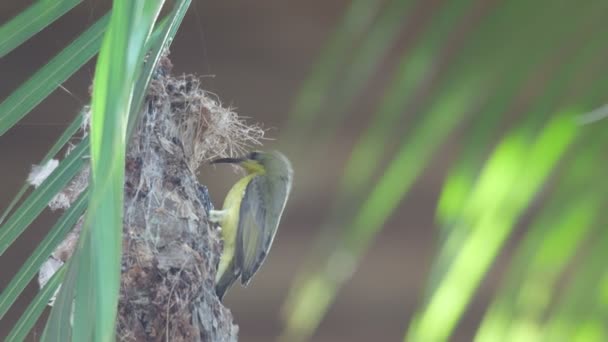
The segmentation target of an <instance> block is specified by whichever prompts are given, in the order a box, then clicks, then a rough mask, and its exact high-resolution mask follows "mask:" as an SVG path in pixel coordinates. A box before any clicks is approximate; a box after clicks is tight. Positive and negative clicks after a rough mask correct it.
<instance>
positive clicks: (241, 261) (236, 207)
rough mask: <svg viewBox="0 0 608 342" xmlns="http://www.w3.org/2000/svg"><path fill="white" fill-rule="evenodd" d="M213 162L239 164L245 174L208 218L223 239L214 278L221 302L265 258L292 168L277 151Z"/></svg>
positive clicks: (288, 184)
mask: <svg viewBox="0 0 608 342" xmlns="http://www.w3.org/2000/svg"><path fill="white" fill-rule="evenodd" d="M212 163H213V164H217V163H232V164H238V165H239V166H241V167H242V168H243V169H245V171H246V172H247V175H246V176H245V177H244V178H242V179H240V180H239V181H238V182H237V183H236V184H235V185H234V186H233V187H232V189H230V191H229V192H228V195H227V196H226V199H225V200H224V207H223V208H222V210H211V211H210V212H209V220H210V221H212V222H217V223H219V224H220V226H221V227H222V230H221V232H222V238H223V240H224V251H223V253H222V256H221V257H220V263H219V266H218V270H217V276H216V278H215V283H216V285H215V292H216V293H217V295H218V297H219V298H220V300H221V299H222V298H223V297H224V294H225V293H226V290H228V288H230V286H231V285H232V283H234V281H235V280H237V279H238V278H239V277H240V278H241V283H242V284H243V285H245V286H246V285H247V284H249V282H250V281H251V278H252V277H253V275H254V274H255V272H256V271H257V270H258V269H259V268H260V266H261V265H262V263H263V262H264V260H265V259H266V256H267V255H268V251H269V250H270V247H271V246H272V241H273V239H274V236H275V234H276V232H277V228H278V227H279V221H280V220H281V215H282V214H283V209H284V208H285V203H286V202H287V197H289V192H290V191H291V183H292V178H293V170H292V168H291V164H290V163H289V160H288V159H287V158H286V157H285V156H284V155H283V154H281V153H279V152H270V153H266V152H251V153H249V154H248V155H246V156H244V157H241V158H222V159H217V160H214V161H213V162H212Z"/></svg>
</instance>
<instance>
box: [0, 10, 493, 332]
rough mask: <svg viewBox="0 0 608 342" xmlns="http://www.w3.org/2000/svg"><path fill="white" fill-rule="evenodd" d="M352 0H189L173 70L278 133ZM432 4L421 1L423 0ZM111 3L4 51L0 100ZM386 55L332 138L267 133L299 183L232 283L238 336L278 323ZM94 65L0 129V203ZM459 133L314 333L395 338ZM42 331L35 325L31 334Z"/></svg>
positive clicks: (419, 277) (24, 248)
mask: <svg viewBox="0 0 608 342" xmlns="http://www.w3.org/2000/svg"><path fill="white" fill-rule="evenodd" d="M348 3H349V1H345V0H339V1H338V0H332V1H327V0H323V1H321V0H316V1H280V0H272V1H250V0H238V1H235V0H232V1H205V2H202V1H195V4H194V6H193V7H192V8H191V11H190V13H189V14H188V16H187V18H186V20H185V22H184V24H183V25H182V27H181V30H180V32H179V34H178V35H177V37H176V40H175V42H174V43H173V47H172V54H171V59H172V61H173V63H174V65H175V69H174V72H175V73H177V74H181V73H195V74H197V75H200V76H201V77H202V79H203V85H204V86H205V88H206V89H209V90H210V91H213V92H214V93H215V94H217V95H218V96H219V98H220V99H221V100H222V102H223V103H224V104H225V105H230V106H233V107H236V108H237V111H238V112H239V113H240V114H242V115H244V116H246V117H249V120H250V121H251V122H259V123H262V124H263V125H264V126H265V127H266V128H269V131H268V133H267V136H268V137H270V138H278V137H279V135H280V134H279V132H280V131H281V127H282V126H283V124H284V120H285V119H286V113H287V112H288V111H289V110H290V105H291V103H292V101H293V99H294V96H295V95H296V93H297V91H298V90H299V85H300V84H301V82H302V81H303V80H304V79H305V78H306V76H307V73H308V72H309V70H310V66H311V63H313V61H314V60H315V58H316V57H317V56H318V53H319V50H320V48H321V47H322V44H323V43H324V42H325V40H326V39H327V37H328V35H329V34H330V33H331V32H332V28H334V27H335V25H336V24H337V20H338V19H339V18H340V16H341V14H342V13H343V11H344V10H345V8H346V6H347V5H348ZM436 3H437V1H431V2H429V4H431V5H429V8H430V7H432V6H433V5H434V4H436ZM26 5H27V4H26V3H23V4H22V3H19V2H16V1H2V2H0V23H2V22H5V21H6V20H8V18H10V17H11V16H12V15H14V14H15V13H18V11H20V10H21V9H23V8H24V7H25V6H26ZM107 6H108V1H85V3H84V4H83V5H80V6H79V7H78V8H77V9H76V10H74V11H72V12H70V13H69V14H68V15H67V16H65V17H64V18H62V19H61V20H59V21H58V22H56V23H55V24H53V25H52V27H50V28H49V29H47V30H45V31H44V32H42V33H40V34H39V35H37V36H35V37H34V38H33V39H31V40H30V41H28V42H27V43H26V44H25V45H24V46H22V47H20V48H19V49H18V50H16V51H14V52H12V53H11V54H10V55H8V56H7V57H5V58H3V59H2V60H0V75H1V79H2V80H1V81H0V99H3V98H4V97H5V96H7V94H9V93H10V91H11V90H13V89H14V88H15V87H16V86H17V85H18V84H20V83H22V82H23V81H24V80H25V79H26V78H27V77H28V76H29V75H31V74H32V72H33V71H34V70H36V69H37V68H39V67H40V66H42V65H43V63H44V62H45V61H46V60H48V59H49V58H50V57H51V56H53V55H54V54H55V53H56V52H58V51H59V50H60V49H61V48H62V47H64V46H65V45H66V44H67V43H68V42H69V41H71V40H72V39H73V38H74V37H75V36H76V35H77V34H78V33H80V32H82V31H83V30H84V28H85V27H86V26H88V25H89V24H90V23H92V21H93V20H94V18H96V17H98V16H99V15H100V14H101V13H103V12H104V10H105V9H106V8H107ZM422 11H423V12H424V11H428V9H423V10H422ZM423 14H424V13H422V14H421V15H423ZM393 57H394V56H393ZM390 59H391V57H389V61H387V66H386V67H383V68H381V69H386V70H379V71H378V73H377V74H375V75H374V78H373V79H372V81H371V82H370V83H369V85H368V88H367V89H366V93H367V96H365V98H364V99H363V100H361V101H359V102H360V103H358V104H357V106H356V108H355V109H353V110H352V111H351V112H350V115H351V116H350V118H351V119H349V120H347V125H345V126H343V127H342V128H340V129H339V130H338V133H337V134H336V135H335V136H334V138H333V139H332V140H331V141H330V143H329V144H327V145H323V146H317V147H313V148H312V150H311V151H309V153H299V152H298V153H296V152H295V151H296V150H298V151H301V148H302V147H301V143H302V142H298V141H286V140H287V138H282V139H281V140H278V141H277V140H275V141H268V142H267V143H266V145H265V148H273V147H276V148H279V149H281V150H282V151H284V152H285V153H286V154H288V155H289V156H290V158H291V159H292V160H293V163H294V167H295V172H296V174H295V186H294V192H293V197H292V198H291V200H290V202H289V204H288V208H287V211H286V213H285V217H284V221H283V222H284V223H283V224H282V226H281V228H280V230H279V234H278V236H277V238H276V240H275V244H274V247H273V249H272V252H271V254H270V257H269V259H268V261H267V262H266V264H265V266H264V267H263V268H262V270H261V271H260V272H259V274H258V275H257V276H256V278H255V279H254V281H253V283H252V285H251V286H250V287H249V288H247V289H240V288H234V289H233V290H232V291H231V292H230V293H229V295H228V296H227V300H226V303H227V305H228V306H229V307H230V308H231V309H232V310H233V313H234V315H235V319H236V321H237V323H238V324H239V325H240V327H241V333H240V336H241V340H242V341H271V340H274V338H276V337H277V336H278V334H279V333H280V331H281V320H280V316H279V311H280V307H281V305H282V303H283V300H284V298H285V295H286V293H287V289H288V287H289V286H290V284H291V282H292V280H293V277H294V274H295V273H296V270H297V269H298V267H299V266H300V265H301V263H302V261H303V258H304V256H305V255H306V254H307V252H308V251H309V250H310V249H311V248H312V241H313V238H314V237H315V236H316V234H317V233H318V231H319V227H320V223H321V222H323V219H324V217H325V216H326V215H327V211H328V207H329V206H330V205H331V200H332V192H333V190H334V189H335V186H334V184H335V182H336V179H337V177H338V176H339V175H340V173H341V172H342V167H343V162H344V160H345V158H346V157H347V153H348V152H349V149H350V147H351V145H352V142H353V141H354V139H356V137H357V136H358V134H359V133H360V129H361V127H362V126H364V125H365V124H366V122H367V120H368V119H369V117H370V115H371V113H372V108H373V107H374V106H375V105H376V101H377V100H378V98H377V96H378V94H379V93H381V91H382V87H381V86H379V85H382V84H384V82H385V81H386V80H387V79H389V78H390V76H391V75H390V68H389V66H390V65H389V63H390ZM92 74H93V65H92V64H91V63H89V64H87V66H86V67H84V68H83V69H82V70H81V71H79V72H78V73H77V74H76V75H75V76H74V77H72V78H71V79H69V80H68V81H67V82H66V83H65V84H64V87H65V89H66V90H58V91H56V92H55V93H53V95H52V96H51V97H50V98H49V99H48V100H47V101H46V102H45V103H43V104H42V105H40V106H38V107H37V108H36V109H35V110H34V111H33V112H32V113H31V114H30V115H29V116H28V117H26V118H25V120H23V122H22V123H20V124H19V125H18V126H17V127H15V128H13V129H12V130H11V131H9V132H8V133H7V134H5V135H4V136H2V137H0V176H1V178H2V181H1V182H0V208H4V207H6V206H7V205H8V203H9V201H10V199H11V198H12V196H14V195H15V193H16V192H17V190H18V188H19V187H20V186H21V184H22V182H23V181H24V179H25V177H26V176H27V173H28V172H29V169H30V166H31V164H32V163H35V162H36V161H38V160H40V158H41V157H42V156H43V155H44V153H45V151H46V150H47V149H48V147H49V146H50V144H52V142H53V141H54V139H55V138H56V137H57V136H58V134H60V132H61V131H62V130H63V129H64V128H65V127H66V123H67V122H69V120H71V118H73V117H74V115H75V114H76V113H77V111H78V110H79V108H80V107H81V106H82V105H83V104H85V103H87V102H88V95H87V89H88V86H89V83H90V82H91V76H92ZM309 138H310V142H314V141H315V137H314V136H310V137H309ZM310 142H309V143H310ZM455 142H457V139H456V138H454V139H453V141H451V142H450V143H449V144H446V146H445V147H444V148H443V150H442V152H440V153H438V154H437V155H436V156H435V159H434V160H433V162H432V164H431V165H430V167H429V168H428V170H427V172H426V173H425V174H424V175H423V176H422V178H421V179H420V180H419V181H418V182H417V184H416V185H415V186H414V188H413V189H412V191H411V192H410V193H409V195H408V197H407V198H406V199H405V200H404V201H403V203H402V205H401V206H400V208H399V209H398V210H397V212H396V213H395V215H394V216H393V217H392V218H391V219H390V220H389V222H388V223H387V225H386V227H385V229H384V230H383V231H382V232H381V234H380V235H379V237H378V239H377V240H376V241H375V242H374V243H373V245H372V248H371V250H370V251H369V252H368V253H367V254H366V255H365V257H364V258H363V260H362V262H361V264H360V265H359V268H358V270H357V272H356V273H355V274H354V277H353V278H352V280H350V281H349V282H348V283H347V284H346V286H345V287H344V288H343V290H342V291H341V292H340V294H339V296H338V298H337V300H336V302H335V304H334V305H333V306H332V307H331V309H330V311H329V313H328V315H327V317H326V319H325V320H323V322H322V323H321V326H320V328H319V330H318V332H317V333H316V334H315V336H314V337H313V340H314V341H371V340H379V341H397V340H401V339H402V336H403V333H404V331H405V328H406V326H407V322H408V320H409V319H410V318H411V315H412V313H413V311H414V310H415V308H416V305H417V304H418V303H419V299H420V297H421V290H422V289H423V288H424V281H425V275H426V272H427V271H428V267H429V265H430V262H431V260H432V255H433V253H434V244H433V241H434V238H435V236H434V234H435V233H434V226H433V212H434V206H435V202H436V199H437V196H438V192H439V189H440V187H441V179H442V177H443V175H444V173H445V171H446V168H447V166H448V165H449V162H450V159H451V157H450V155H453V153H451V152H452V151H450V150H451V148H450V149H449V148H448V147H447V146H453V145H454V143H455ZM298 144H300V146H298ZM312 146H315V145H314V144H313V145H312ZM290 152H291V154H290ZM225 171H226V169H222V170H220V169H214V168H210V167H205V168H203V169H202V170H201V174H200V179H201V182H203V183H205V184H207V185H209V188H210V191H211V195H212V198H213V200H214V202H215V204H216V206H218V205H220V203H221V202H222V201H223V196H224V194H225V193H226V192H227V190H228V189H229V186H230V184H231V182H234V180H235V179H236V177H237V176H236V175H234V176H233V175H229V177H225V175H226V173H228V172H225ZM55 218H56V215H55V214H52V213H46V214H44V215H43V216H42V217H41V218H40V219H39V220H37V221H36V222H35V223H34V224H33V225H32V226H31V227H30V229H29V230H28V231H27V232H26V233H25V234H24V235H23V236H22V237H21V238H20V239H19V240H18V243H17V245H16V246H15V247H14V248H11V249H10V250H9V251H8V252H7V253H6V254H5V255H4V256H3V257H2V258H1V259H0V267H1V269H2V271H1V274H2V276H1V277H0V289H1V288H4V287H5V286H6V285H7V283H8V281H9V280H10V278H11V276H12V275H13V274H14V273H15V272H16V270H17V269H18V267H19V265H20V262H21V261H22V260H23V259H24V258H25V257H26V256H27V255H28V253H30V252H31V251H32V248H33V247H34V246H35V244H36V243H37V241H39V239H41V237H42V236H43V234H44V232H45V231H46V230H47V229H48V228H50V226H51V224H52V223H53V222H54V219H55ZM499 266H501V265H499ZM498 268H499V269H500V268H501V267H498ZM494 272H496V270H495V271H494ZM491 278H494V277H491ZM491 287H493V286H491V284H488V281H486V284H485V285H484V286H483V287H482V289H481V290H480V291H479V292H478V296H477V299H475V300H474V302H473V305H472V309H470V312H469V314H468V315H467V320H466V321H465V322H464V324H463V325H462V326H461V327H460V328H459V329H458V331H457V334H456V340H469V339H470V337H471V335H470V334H471V331H472V329H474V327H475V324H476V323H477V319H478V317H479V315H480V314H481V313H482V310H483V305H482V304H483V302H484V300H483V298H484V297H486V294H487V290H488V288H491ZM36 290H37V288H36V285H34V284H30V286H29V287H28V290H27V291H26V294H25V297H28V298H29V297H30V296H31V295H32V294H33V293H35V291H36ZM22 299H24V298H22ZM26 303H27V301H25V300H20V302H19V305H18V307H19V309H18V310H12V311H11V312H10V313H9V315H8V316H7V317H6V318H5V319H4V320H3V321H2V322H0V338H1V337H2V336H5V334H6V333H7V332H8V330H7V328H8V326H10V324H12V323H14V322H15V320H16V318H17V317H18V314H19V312H20V311H21V310H23V305H25V304H26ZM40 331H41V330H40V328H39V329H38V333H40Z"/></svg>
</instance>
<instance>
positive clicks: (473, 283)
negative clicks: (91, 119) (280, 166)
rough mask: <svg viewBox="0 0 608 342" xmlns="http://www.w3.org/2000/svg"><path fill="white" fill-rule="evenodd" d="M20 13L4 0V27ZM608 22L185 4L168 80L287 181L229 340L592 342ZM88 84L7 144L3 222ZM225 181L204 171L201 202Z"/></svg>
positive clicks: (24, 247) (543, 13)
mask: <svg viewBox="0 0 608 342" xmlns="http://www.w3.org/2000/svg"><path fill="white" fill-rule="evenodd" d="M26 6H27V4H26V3H18V2H3V3H0V22H2V23H3V22H6V21H7V20H8V19H9V18H11V17H12V16H14V15H15V14H16V13H18V12H19V11H21V10H22V9H23V8H25V7H26ZM108 7H109V2H108V1H99V0H97V1H85V2H84V3H83V4H81V5H80V6H78V7H77V8H76V9H74V10H73V11H71V12H69V13H68V14H67V15H65V16H64V17H62V18H61V19H60V20H58V21H57V22H56V23H54V24H53V25H52V26H51V27H49V28H48V29H46V30H44V31H43V32H41V33H40V34H38V35H36V36H34V37H33V38H32V39H30V40H29V41H28V42H27V43H26V44H24V45H23V46H22V47H20V48H19V49H17V50H16V51H14V52H12V53H10V54H9V55H7V56H5V57H3V58H1V59H0V75H2V76H3V77H2V81H1V82H0V99H4V98H5V97H6V96H7V95H8V94H10V92H11V91H12V90H13V89H15V88H16V87H17V86H18V85H19V84H21V83H23V81H24V80H26V79H27V77H28V76H29V75H31V72H32V70H35V69H37V68H39V67H41V66H42V65H43V64H44V63H45V62H46V61H47V60H48V59H49V58H50V57H51V56H53V55H54V54H55V53H57V52H58V51H60V50H61V48H63V47H64V46H65V45H66V44H67V43H69V42H70V41H71V40H72V39H73V38H74V37H76V36H77V35H78V34H79V33H81V32H82V31H83V30H84V29H85V28H86V27H87V26H89V25H91V23H93V22H94V19H95V18H97V17H99V16H100V15H102V14H103V13H104V12H105V11H106V10H107V8H108ZM607 14H608V4H606V3H605V2H604V1H599V0H589V1H573V0H569V1H566V0H553V1H549V0H541V1H523V0H507V1H489V0H477V1H474V0H458V1H456V0H452V1H449V0H445V1H439V0H431V1H426V0H418V1H414V0H387V1H374V0H354V1H308V2H300V1H278V0H277V1H275V0H273V1H256V2H253V1H241V0H238V1H237V0H234V1H215V2H211V1H195V3H194V4H193V6H192V7H191V9H190V12H189V14H188V15H187V16H186V19H185V20H184V23H183V25H182V27H181V28H180V31H179V33H178V34H177V36H176V39H175V41H174V43H173V45H172V48H171V56H170V57H171V59H172V61H173V64H174V73H175V74H181V73H195V74H197V75H199V76H201V77H202V83H203V85H204V86H205V87H206V89H208V90H209V91H211V92H213V93H215V94H217V96H218V97H219V99H221V101H222V102H223V103H224V104H225V105H227V106H232V107H235V108H236V109H237V112H239V113H240V114H241V115H242V116H245V117H248V120H249V122H259V123H262V124H263V125H264V127H265V128H267V129H268V132H267V137H268V138H272V139H273V140H268V141H267V142H265V145H264V149H273V148H276V149H280V150H282V151H283V152H284V153H285V154H286V155H288V156H289V157H290V159H291V160H292V161H293V164H294V169H295V184H294V191H293V195H292V198H291V199H290V201H289V203H288V206H287V210H286V212H285V216H284V219H283V223H282V225H281V228H280V230H279V233H278V235H277V238H276V240H275V244H274V247H273V249H272V252H271V253H270V257H269V258H268V261H267V262H266V264H265V266H264V267H263V268H262V269H261V271H260V272H259V274H258V276H257V277H256V278H255V280H254V281H253V282H252V284H251V286H250V287H249V288H247V289H241V288H238V287H235V288H234V289H233V290H232V291H231V292H230V293H229V294H228V296H227V299H226V304H227V306H229V307H230V308H231V309H232V311H233V313H234V315H235V319H236V322H237V323H238V324H239V326H240V337H241V340H242V341H272V340H275V339H279V340H282V341H298V340H306V339H309V340H312V341H371V340H379V341H398V340H404V339H405V340H408V341H444V340H451V341H470V340H473V339H475V340H476V341H605V340H607V339H608V328H607V327H608V269H607V268H606V260H608V235H607V234H605V233H604V232H605V229H604V226H605V224H606V217H604V216H602V215H601V213H602V212H603V209H604V206H605V205H606V200H607V199H608V192H607V190H608V188H607V186H606V185H604V182H603V181H602V179H603V178H602V175H604V174H605V170H606V163H607V160H606V157H605V146H606V142H607V141H606V138H605V136H606V134H605V130H606V127H607V125H608V120H597V119H598V118H600V117H602V115H603V114H604V113H608V109H605V108H602V105H603V104H604V103H606V100H607V99H608V95H607V90H608V78H607V77H606V76H605V70H606V68H607V66H608V58H607V57H608V56H607V55H608V45H607V44H606V33H607V31H606V28H605V18H606V15H607ZM93 70H94V69H93V64H92V63H89V64H87V65H86V66H85V67H84V68H83V69H82V70H80V71H79V72H78V73H77V74H76V75H74V76H73V77H71V78H70V79H69V80H68V81H67V82H66V83H65V84H63V87H64V89H63V90H57V91H55V92H54V93H53V94H52V95H51V96H50V97H49V98H48V99H47V100H46V101H45V102H43V103H42V104H41V105H40V106H38V107H36V108H35V109H34V111H33V112H32V113H31V114H30V115H29V116H28V117H26V118H25V119H24V120H22V121H21V122H20V123H19V124H18V126H16V127H15V128H14V129H12V130H10V131H9V132H8V133H6V134H5V135H4V136H2V137H0V158H2V159H1V162H0V164H1V165H2V167H1V168H0V170H1V175H2V177H3V181H2V183H1V187H2V188H1V190H2V191H0V207H1V208H4V207H6V206H7V205H8V203H9V202H10V200H11V199H12V197H13V196H14V194H15V193H16V192H17V191H18V188H19V185H20V184H21V182H22V181H23V179H24V178H25V177H26V175H27V173H28V172H29V169H30V166H31V164H32V163H35V162H36V161H37V160H39V159H40V158H41V157H42V156H43V155H44V153H45V151H46V150H47V149H48V146H49V145H50V144H51V143H52V142H53V141H54V139H55V138H56V137H57V136H58V135H59V134H60V133H61V132H62V131H63V130H64V129H65V127H66V126H67V124H68V123H69V122H70V121H71V119H72V118H73V117H74V115H75V114H76V113H77V112H78V111H79V109H80V108H81V107H82V106H83V105H84V104H86V103H88V101H89V97H88V87H89V84H90V82H91V78H92V74H93ZM598 108H599V109H598ZM236 177H237V176H236V175H226V174H225V172H223V171H221V170H216V169H214V168H212V167H205V168H203V169H201V170H200V179H201V182H202V183H204V184H207V185H208V186H209V189H210V192H211V196H212V198H213V200H214V202H215V203H216V205H219V203H221V202H222V201H223V197H224V195H225V193H226V192H227V191H228V189H229V187H230V185H231V184H232V183H233V182H234V181H235V179H236ZM45 215H46V216H43V217H42V218H41V219H39V220H37V221H36V222H35V223H34V224H33V226H32V228H31V229H29V230H28V231H27V232H26V234H24V235H23V236H22V237H21V238H20V240H18V241H19V242H18V246H17V247H15V248H12V249H9V250H8V251H7V253H6V254H5V255H4V256H3V257H2V259H0V264H1V267H2V270H3V271H2V274H6V275H13V274H14V273H15V272H16V271H17V269H18V268H19V265H20V263H18V262H15V260H23V259H24V258H25V257H26V256H27V255H28V254H29V253H30V252H31V251H32V249H33V248H34V246H35V245H36V243H37V242H38V241H39V240H40V238H41V236H42V234H43V233H44V232H45V231H47V230H48V228H49V227H50V225H51V223H52V222H54V220H55V218H56V217H57V215H56V214H53V213H47V214H45ZM603 233H604V234H603ZM9 280H10V277H9V276H2V277H0V288H4V287H5V286H6V284H7V283H8V281H9ZM36 291H37V288H36V285H35V284H30V286H29V287H28V291H27V292H26V294H25V295H24V297H27V296H32V295H33V294H34V293H35V292H36ZM21 301H22V302H23V303H24V304H22V305H26V304H27V298H23V299H22V300H21ZM14 311H15V310H14ZM17 311H18V310H17ZM17 311H15V312H12V311H11V312H9V315H7V316H6V317H5V318H4V319H3V320H2V322H1V323H0V332H1V333H0V337H1V336H5V334H6V333H7V331H8V330H7V329H8V327H10V325H11V324H13V323H14V322H15V321H16V319H17V317H18V314H19V312H17ZM40 331H41V330H40V329H39V330H38V334H39V333H40ZM30 337H31V338H32V339H35V337H36V335H35V334H32V335H31V336H30Z"/></svg>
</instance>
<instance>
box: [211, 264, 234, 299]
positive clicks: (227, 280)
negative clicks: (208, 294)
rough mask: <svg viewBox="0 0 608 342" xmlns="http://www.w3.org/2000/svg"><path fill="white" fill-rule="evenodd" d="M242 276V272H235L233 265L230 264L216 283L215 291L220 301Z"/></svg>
mask: <svg viewBox="0 0 608 342" xmlns="http://www.w3.org/2000/svg"><path fill="white" fill-rule="evenodd" d="M239 276H240V272H235V270H234V267H233V265H230V267H228V269H227V270H226V272H224V274H223V275H222V277H221V278H220V280H219V281H218V282H217V284H215V293H216V294H217V296H218V298H219V299H220V301H221V300H222V299H223V298H224V295H225V294H226V291H228V289H229V288H230V287H231V286H232V284H233V283H234V281H235V280H236V279H237V278H238V277H239Z"/></svg>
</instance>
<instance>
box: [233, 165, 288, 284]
mask: <svg viewBox="0 0 608 342" xmlns="http://www.w3.org/2000/svg"><path fill="white" fill-rule="evenodd" d="M289 187H290V184H286V183H285V182H271V181H269V179H268V178H267V177H266V176H263V175H262V176H256V177H254V178H253V179H252V180H251V182H249V184H248V185H247V188H246V190H245V195H244V196H243V200H242V202H241V210H240V214H239V215H240V217H239V227H238V233H237V246H236V262H237V265H238V266H239V267H240V269H241V272H242V273H241V282H242V283H243V284H244V285H247V284H248V283H249V281H250V280H251V278H252V277H253V275H254V274H255V272H256V271H257V270H258V269H259V268H260V266H261V265H262V263H263V262H264V259H266V255H267V254H268V250H269V249H270V246H271V245H272V241H273V239H274V236H275V234H276V232H277V227H278V225H279V220H280V219H281V214H282V213H283V208H284V207H285V202H286V200H287V195H288V193H289Z"/></svg>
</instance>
